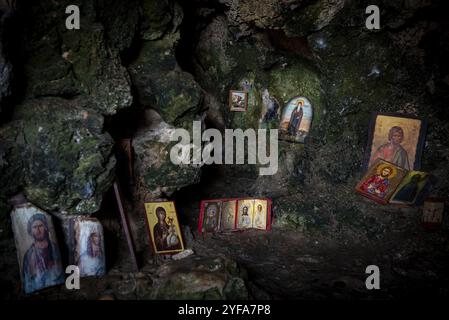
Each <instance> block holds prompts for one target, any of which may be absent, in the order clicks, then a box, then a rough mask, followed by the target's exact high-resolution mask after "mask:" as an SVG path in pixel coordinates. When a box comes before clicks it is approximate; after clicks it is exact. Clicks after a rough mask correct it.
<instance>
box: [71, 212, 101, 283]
mask: <svg viewBox="0 0 449 320" xmlns="http://www.w3.org/2000/svg"><path fill="white" fill-rule="evenodd" d="M66 232H67V242H68V247H69V262H70V264H73V265H77V266H78V268H79V271H80V276H82V277H83V276H102V275H104V274H105V273H106V265H105V253H104V237H103V227H102V225H101V223H100V221H98V220H97V219H95V218H88V217H81V216H78V217H74V218H70V219H69V221H68V230H67V231H66Z"/></svg>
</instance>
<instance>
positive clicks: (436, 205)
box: [422, 197, 444, 230]
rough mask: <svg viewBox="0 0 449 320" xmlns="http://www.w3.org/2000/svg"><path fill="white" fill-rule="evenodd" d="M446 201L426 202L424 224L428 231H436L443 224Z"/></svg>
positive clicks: (423, 216)
mask: <svg viewBox="0 0 449 320" xmlns="http://www.w3.org/2000/svg"><path fill="white" fill-rule="evenodd" d="M443 214H444V199H443V198H433V197H430V198H427V199H426V200H425V201H424V207H423V215H422V224H423V226H424V227H425V228H426V229H429V230H436V229H438V228H440V227H441V225H442V223H443Z"/></svg>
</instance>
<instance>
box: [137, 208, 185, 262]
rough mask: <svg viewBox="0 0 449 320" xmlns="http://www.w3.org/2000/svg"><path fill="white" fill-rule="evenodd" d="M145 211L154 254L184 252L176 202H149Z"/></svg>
mask: <svg viewBox="0 0 449 320" xmlns="http://www.w3.org/2000/svg"><path fill="white" fill-rule="evenodd" d="M145 211H146V221H147V224H148V228H149V232H150V238H151V240H152V243H153V248H154V252H155V253H164V254H166V253H177V252H181V251H184V244H183V242H182V236H181V229H180V227H179V222H178V217H177V214H176V209H175V204H174V202H173V201H163V202H147V203H145Z"/></svg>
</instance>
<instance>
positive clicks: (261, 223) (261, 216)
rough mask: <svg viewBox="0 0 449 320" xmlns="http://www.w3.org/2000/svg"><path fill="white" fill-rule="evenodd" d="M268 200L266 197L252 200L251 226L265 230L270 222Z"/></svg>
mask: <svg viewBox="0 0 449 320" xmlns="http://www.w3.org/2000/svg"><path fill="white" fill-rule="evenodd" d="M270 207H271V206H270V202H269V201H268V200H266V199H255V200H254V207H253V208H254V216H253V228H254V229H259V230H267V229H268V227H269V226H270V225H271V224H270V218H271V217H270V213H271V208H270Z"/></svg>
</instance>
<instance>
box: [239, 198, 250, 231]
mask: <svg viewBox="0 0 449 320" xmlns="http://www.w3.org/2000/svg"><path fill="white" fill-rule="evenodd" d="M237 203H238V214H237V229H248V228H251V227H252V226H253V211H254V207H253V206H254V203H253V201H252V200H239V201H238V202H237Z"/></svg>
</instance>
